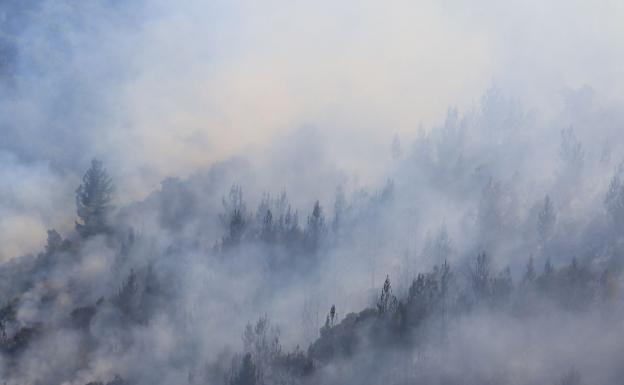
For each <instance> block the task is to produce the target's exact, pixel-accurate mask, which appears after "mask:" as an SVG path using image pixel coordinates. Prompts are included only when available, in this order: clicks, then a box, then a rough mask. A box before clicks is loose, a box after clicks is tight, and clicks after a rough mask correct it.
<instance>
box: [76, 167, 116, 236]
mask: <svg viewBox="0 0 624 385" xmlns="http://www.w3.org/2000/svg"><path fill="white" fill-rule="evenodd" d="M114 190H115V188H114V186H113V183H112V180H111V178H110V176H109V175H108V173H107V172H106V169H104V167H103V166H102V162H100V161H99V160H97V159H93V160H92V161H91V167H90V168H89V170H87V172H86V174H85V175H84V176H83V177H82V184H81V185H80V186H79V187H78V189H77V190H76V212H77V214H78V218H79V221H77V222H76V230H77V231H78V233H79V234H80V235H81V236H82V237H83V238H88V237H90V236H93V235H97V234H102V233H107V232H109V231H110V226H109V225H108V219H109V216H110V213H111V210H112V206H111V201H112V198H113V192H114Z"/></svg>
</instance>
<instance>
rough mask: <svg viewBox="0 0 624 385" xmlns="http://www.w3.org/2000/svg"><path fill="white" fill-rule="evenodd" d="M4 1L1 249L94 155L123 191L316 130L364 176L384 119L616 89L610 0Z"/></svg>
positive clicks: (68, 214)
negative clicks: (490, 98)
mask: <svg viewBox="0 0 624 385" xmlns="http://www.w3.org/2000/svg"><path fill="white" fill-rule="evenodd" d="M3 4H4V5H1V6H0V25H1V27H0V33H1V34H2V35H0V37H1V39H0V43H1V44H2V46H3V49H2V50H0V55H2V56H0V60H1V61H2V62H1V63H3V64H2V66H1V67H0V68H1V69H2V79H3V81H2V82H0V98H1V102H0V109H1V113H0V116H1V117H0V177H1V178H2V180H3V181H4V183H2V185H1V186H0V259H1V260H6V259H9V258H11V257H14V256H17V255H22V254H25V253H33V252H36V251H37V250H39V249H40V248H41V245H42V244H43V241H44V238H45V229H47V228H51V227H56V228H59V229H60V230H65V231H67V230H68V229H69V228H71V226H72V224H73V220H74V211H73V210H74V208H73V207H74V196H73V193H74V189H75V188H76V187H77V185H78V184H79V183H80V177H81V175H82V173H83V172H84V170H85V169H86V168H87V167H88V164H89V160H90V159H91V158H93V157H98V158H101V159H102V160H104V162H105V164H106V166H107V168H108V169H109V171H110V172H111V174H112V175H113V177H114V179H115V181H116V184H117V187H118V194H117V199H118V204H119V205H124V204H127V203H129V202H132V201H135V200H140V199H143V198H144V197H146V196H147V195H148V194H149V193H150V192H151V191H153V190H154V189H156V188H158V186H159V184H160V182H161V181H162V180H163V179H164V178H165V177H167V176H180V177H186V176H188V175H191V174H192V173H193V172H196V171H198V170H202V169H205V168H206V167H208V166H210V165H211V164H213V163H214V162H218V161H223V160H226V159H228V158H230V157H233V156H244V157H247V158H249V159H252V161H253V162H257V163H260V164H268V165H272V164H273V165H274V164H275V163H278V164H279V163H280V161H279V156H278V155H276V154H279V153H284V152H287V151H292V152H294V153H298V152H300V149H299V148H295V149H289V148H290V147H292V146H294V145H293V143H297V142H299V143H300V144H299V146H302V147H306V146H307V145H308V144H309V143H308V140H309V139H310V137H312V138H316V139H314V140H312V143H313V145H314V146H317V147H318V150H315V151H312V152H311V153H313V154H316V156H322V157H323V158H324V161H323V162H322V164H323V165H324V167H328V168H331V169H332V170H333V171H332V172H333V173H335V174H341V175H343V176H344V178H350V180H355V181H357V183H359V184H369V183H375V182H378V180H379V179H380V178H383V175H384V172H385V171H386V170H387V166H388V161H389V159H390V156H389V152H390V150H389V148H390V146H391V143H392V140H393V138H394V137H395V136H399V137H400V138H401V140H402V142H403V143H405V144H407V143H409V142H410V141H411V140H413V139H414V138H415V137H417V135H418V133H419V132H420V131H421V130H424V131H427V130H429V129H430V128H431V127H432V126H435V125H439V124H441V123H442V122H443V121H444V119H445V116H446V113H447V110H448V108H449V107H453V106H455V107H457V108H458V109H459V110H460V111H462V112H467V111H470V110H472V109H474V108H477V107H478V106H479V103H480V99H481V96H482V95H483V94H484V92H485V91H486V90H487V89H489V88H490V87H492V86H495V87H500V88H501V89H502V90H504V91H505V93H506V94H508V95H511V97H512V99H513V100H514V102H515V103H517V104H518V105H521V106H522V107H523V109H524V110H526V111H529V112H531V113H535V115H536V116H537V117H538V119H540V120H541V121H543V122H545V124H547V122H549V119H551V118H552V117H554V116H556V115H557V114H558V112H559V111H561V110H562V108H564V102H565V95H566V93H567V92H569V91H570V90H576V89H579V88H581V87H583V86H588V87H591V89H592V90H593V93H594V94H595V95H597V96H596V97H597V98H598V99H599V100H600V101H601V102H602V103H604V104H606V105H619V104H620V103H622V102H623V100H622V95H624V92H623V91H624V80H623V79H624V76H623V75H624V65H622V63H624V44H622V42H623V41H624V27H623V26H622V23H621V22H620V21H621V20H622V18H623V17H624V4H622V2H620V1H606V0H599V1H593V2H586V1H580V0H578V1H559V0H557V1H550V2H542V1H534V0H530V1H508V2H504V3H502V2H499V1H488V0H481V1H478V2H476V3H475V2H463V1H454V0H444V1H429V0H424V1H402V0H396V1H390V2H381V1H373V0H360V1H355V0H345V1H341V2H335V1H324V0H322V1H314V2H310V1H277V0H269V1H264V2H257V1H211V2H205V1H196V0H184V1H179V2H175V4H174V3H171V2H167V1H150V2H143V1H130V2H121V1H89V2H81V3H79V4H76V3H75V2H71V1H40V0H37V1H34V0H31V1H26V2H22V1H7V2H4V3H3ZM310 145H312V144H310ZM304 163H305V160H304ZM284 174H285V175H290V174H289V173H284ZM270 183H275V184H277V185H280V186H283V187H286V186H290V185H292V184H294V183H295V181H293V180H287V178H286V177H284V178H280V177H279V176H277V177H275V179H274V180H271V181H270ZM319 188H320V187H319Z"/></svg>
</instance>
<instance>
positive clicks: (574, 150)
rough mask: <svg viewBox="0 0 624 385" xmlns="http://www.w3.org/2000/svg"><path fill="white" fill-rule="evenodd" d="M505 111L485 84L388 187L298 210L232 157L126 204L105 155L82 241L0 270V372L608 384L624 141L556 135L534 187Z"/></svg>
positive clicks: (614, 377)
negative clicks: (595, 146)
mask: <svg viewBox="0 0 624 385" xmlns="http://www.w3.org/2000/svg"><path fill="white" fill-rule="evenodd" d="M504 103H505V99H504V98H503V96H501V95H500V94H499V91H498V90H496V89H493V90H490V91H488V93H487V94H486V95H485V96H484V98H483V100H482V108H481V111H480V112H479V113H478V114H477V115H466V116H464V117H462V118H460V117H459V116H458V113H457V112H456V111H455V110H453V109H451V110H449V113H448V117H447V119H446V121H445V123H444V124H443V125H441V126H439V127H435V128H433V129H431V130H430V131H429V132H427V133H422V134H421V135H420V136H419V137H418V139H417V140H416V141H415V142H414V143H413V144H412V145H411V146H410V147H409V150H403V149H402V145H401V143H400V140H399V139H398V138H395V140H394V141H392V143H391V146H389V147H390V148H389V150H388V152H389V156H390V157H392V158H393V160H392V162H393V163H394V166H393V169H392V171H391V172H390V173H389V175H388V179H387V182H385V183H383V184H381V185H380V186H379V187H378V188H377V189H372V191H371V192H369V191H367V190H365V189H359V190H355V191H353V192H351V194H349V195H348V194H347V192H346V191H345V189H344V188H342V187H341V186H337V187H338V188H337V189H336V190H335V198H334V200H333V202H327V203H322V202H320V201H318V200H317V201H312V202H311V204H310V206H308V207H307V208H305V207H304V208H298V207H295V206H294V205H293V204H292V203H290V199H289V196H288V194H287V192H285V191H279V192H277V193H269V192H265V193H263V194H260V195H259V196H257V197H254V198H255V201H256V204H254V205H253V206H252V203H251V201H252V200H248V198H247V196H246V195H245V191H246V190H245V187H244V186H245V178H246V177H250V175H252V174H253V171H252V169H253V166H252V165H251V164H249V163H248V162H247V161H245V160H243V159H240V158H236V159H232V160H230V161H226V162H221V163H218V164H215V165H214V166H213V167H211V168H209V169H208V170H206V171H203V172H198V173H196V174H194V175H192V176H191V177H189V178H187V179H177V178H169V179H166V180H164V181H163V182H162V184H161V187H160V188H159V189H158V190H156V191H154V192H152V193H151V194H150V195H149V196H148V197H147V198H146V199H145V200H143V201H138V202H135V203H132V204H130V205H126V206H122V207H116V206H115V205H114V202H115V194H116V186H115V182H114V178H113V177H112V176H111V175H109V173H108V172H107V170H106V168H105V165H104V164H103V163H102V162H101V161H98V160H93V161H92V162H91V165H90V167H89V168H88V170H87V171H86V173H85V174H84V177H83V179H82V182H81V184H80V185H79V186H78V188H77V189H76V191H75V202H76V221H75V226H74V230H73V231H71V232H70V233H68V234H63V235H61V234H60V233H59V232H57V231H56V230H49V231H48V233H47V244H46V246H45V249H44V250H43V251H41V252H40V253H39V254H37V255H32V256H28V255H27V256H22V257H20V258H15V259H12V260H10V261H8V262H6V263H4V264H3V265H2V266H1V270H0V276H1V277H2V280H1V281H0V282H1V287H0V294H1V295H2V298H3V303H2V310H1V311H0V331H1V334H0V335H1V339H0V347H1V352H2V361H1V362H2V376H3V377H4V378H6V379H7V381H6V383H7V384H18V383H33V384H35V383H36V384H39V383H41V384H43V383H59V384H60V383H72V384H75V383H76V384H77V383H79V384H143V383H188V384H224V385H234V384H306V383H332V384H333V383H336V384H337V383H341V384H344V383H356V382H357V383H366V384H378V383H381V382H385V383H391V384H407V383H435V384H458V383H462V384H484V383H491V384H520V383H522V384H526V383H536V384H537V383H540V384H541V383H552V384H561V385H564V384H565V385H570V384H583V383H618V381H619V379H620V378H621V377H622V375H624V373H623V372H622V369H621V365H620V362H621V360H620V357H621V353H622V348H623V347H624V345H623V344H622V339H621V332H620V328H621V320H622V315H623V313H622V311H623V310H624V308H623V307H622V302H621V288H620V284H621V273H622V261H623V260H622V245H623V242H622V241H623V239H624V238H623V235H624V234H622V232H621V229H622V220H623V218H624V181H623V179H622V178H623V175H622V170H623V168H622V167H621V166H618V165H617V163H615V162H614V161H613V160H611V159H614V158H615V159H617V157H616V156H615V155H616V151H620V148H619V143H618V142H611V143H613V144H617V145H618V147H615V146H614V147H603V148H602V149H601V151H600V152H599V153H598V154H597V155H598V156H596V154H595V153H593V152H592V151H593V150H591V151H590V150H586V147H585V145H584V143H583V142H582V141H581V140H580V139H579V137H577V134H576V131H575V130H574V129H573V128H564V129H561V130H559V146H558V148H556V151H555V152H554V154H552V155H551V159H553V160H554V168H553V169H554V171H553V174H552V176H551V177H550V178H548V179H545V180H544V181H542V182H541V183H542V184H543V185H541V186H540V187H539V188H537V187H535V186H527V185H526V184H527V183H534V182H535V180H533V177H532V175H531V174H530V172H529V171H530V169H531V167H532V166H531V163H532V156H531V155H530V151H531V149H533V148H534V147H533V146H531V145H530V143H527V142H522V136H521V134H522V130H521V129H520V128H519V127H517V126H515V127H514V128H513V129H508V128H507V125H508V124H512V125H516V124H517V125H522V124H527V123H526V121H523V119H524V117H522V116H520V115H517V114H516V113H515V111H514V110H508V111H504V110H503V111H502V113H501V110H500V108H503V107H504V105H505V104H504ZM501 106H503V107H501ZM468 132H473V133H474V132H482V133H483V136H481V137H477V136H475V135H472V136H470V137H469V136H467V133H468ZM614 132H615V131H614ZM604 133H608V131H606V130H605V131H603V134H604ZM475 139H478V140H475ZM602 143H606V142H602ZM607 146H608V145H607ZM521 152H524V155H523V156H518V155H515V156H518V159H522V163H519V164H516V165H511V164H510V163H508V162H509V161H510V160H508V159H506V155H507V154H509V153H521ZM540 155H541V156H542V158H541V159H547V157H548V155H547V154H540ZM534 157H535V155H533V158H534ZM614 166H615V167H614ZM510 168H511V169H512V170H514V171H513V172H511V173H510V172H508V171H507V170H508V169H510ZM598 169H602V171H601V173H602V175H604V177H603V178H604V179H603V180H604V183H603V184H601V185H600V184H596V180H597V179H596V177H595V176H596V175H597V174H598V171H595V170H598ZM609 174H610V176H608V175H609ZM227 186H230V187H227ZM528 189H530V191H527V190H528ZM536 192H540V193H541V194H537V193H536ZM252 207H255V208H252ZM448 207H451V208H452V210H447V208H448ZM431 224H437V225H436V226H434V227H433V228H431V227H430V226H431ZM422 231H424V232H425V234H423V235H419V234H418V232H422ZM353 288H356V290H357V292H355V293H353V292H349V290H352V289H353ZM238 341H239V342H238Z"/></svg>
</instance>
